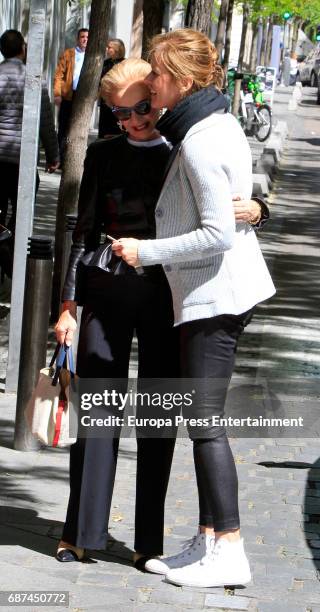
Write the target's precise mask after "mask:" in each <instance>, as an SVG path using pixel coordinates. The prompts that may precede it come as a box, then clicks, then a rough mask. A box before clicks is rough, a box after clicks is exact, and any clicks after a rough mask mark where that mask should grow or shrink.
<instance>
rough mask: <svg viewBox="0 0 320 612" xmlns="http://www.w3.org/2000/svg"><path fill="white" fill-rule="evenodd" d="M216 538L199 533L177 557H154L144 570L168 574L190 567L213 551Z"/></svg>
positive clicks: (147, 562)
mask: <svg viewBox="0 0 320 612" xmlns="http://www.w3.org/2000/svg"><path fill="white" fill-rule="evenodd" d="M212 540H213V541H214V536H212V535H206V534H205V533H197V535H195V536H193V538H192V539H191V540H188V541H187V542H186V545H187V548H185V549H184V550H183V551H182V552H181V553H179V554H177V555H172V556H171V557H163V558H161V557H154V558H153V559H149V560H148V561H146V563H145V566H144V569H145V570H146V571H147V572H152V573H153V574H167V573H168V571H169V570H171V569H173V568H177V567H182V566H186V565H189V564H190V563H195V561H199V560H200V559H202V558H203V557H204V556H205V555H206V553H207V551H208V550H211V548H212V546H213V544H212Z"/></svg>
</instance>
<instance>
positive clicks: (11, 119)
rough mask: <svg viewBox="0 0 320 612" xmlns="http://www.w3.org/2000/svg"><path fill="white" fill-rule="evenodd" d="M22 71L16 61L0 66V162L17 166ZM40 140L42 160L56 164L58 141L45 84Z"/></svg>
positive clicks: (21, 108) (20, 125) (20, 63)
mask: <svg viewBox="0 0 320 612" xmlns="http://www.w3.org/2000/svg"><path fill="white" fill-rule="evenodd" d="M25 77H26V67H25V65H24V64H23V62H22V61H21V60H20V59H18V58H12V59H7V60H5V61H4V62H1V64H0V161H5V162H9V163H14V164H18V163H19V159H20V146H21V129H22V112H23V98H24V85H25ZM40 139H41V142H42V144H43V147H44V149H45V154H46V160H47V162H48V163H54V162H57V161H58V160H59V151H58V141H57V136H56V132H55V128H54V122H53V113H52V109H51V105H50V100H49V95H48V91H47V88H46V86H45V84H44V83H43V84H42V97H41V115H40Z"/></svg>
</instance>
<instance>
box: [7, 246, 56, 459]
mask: <svg viewBox="0 0 320 612" xmlns="http://www.w3.org/2000/svg"><path fill="white" fill-rule="evenodd" d="M28 248H29V253H28V257H27V267H26V284H25V297H24V307H23V322H22V338H21V355H20V368H19V381H18V390H17V405H16V422H15V432H14V448H15V449H16V450H21V451H31V450H37V449H38V448H39V447H40V444H39V442H38V441H37V440H35V439H34V438H33V436H32V434H31V433H30V432H29V430H28V426H27V424H26V421H25V418H24V411H25V408H26V405H27V402H28V400H29V399H30V397H31V394H32V391H33V389H34V387H35V386H36V384H37V382H38V377H39V371H40V370H41V368H43V367H45V364H46V354H47V341H48V323H49V310H50V299H51V284H52V241H51V239H50V238H47V237H45V236H32V238H29V247H28Z"/></svg>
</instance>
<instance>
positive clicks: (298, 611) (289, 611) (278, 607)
mask: <svg viewBox="0 0 320 612" xmlns="http://www.w3.org/2000/svg"><path fill="white" fill-rule="evenodd" d="M257 612H306V608H305V606H299V605H296V606H295V605H293V606H292V604H290V608H287V607H286V601H285V600H282V601H281V602H279V603H276V602H272V603H269V602H261V603H259V604H258V606H257ZM312 612H313V611H312Z"/></svg>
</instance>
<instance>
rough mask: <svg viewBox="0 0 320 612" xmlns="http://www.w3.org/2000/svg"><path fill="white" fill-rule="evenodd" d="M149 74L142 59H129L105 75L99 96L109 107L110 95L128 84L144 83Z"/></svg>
mask: <svg viewBox="0 0 320 612" xmlns="http://www.w3.org/2000/svg"><path fill="white" fill-rule="evenodd" d="M150 72H151V66H150V64H148V62H146V61H145V60H143V59H137V58H135V57H130V58H129V59H125V60H123V62H120V64H116V65H115V66H113V68H111V70H109V72H107V74H105V76H104V77H103V79H102V81H101V86H100V87H101V89H100V92H101V96H102V98H103V99H104V100H105V101H106V103H107V104H109V106H111V104H112V102H111V98H112V94H113V93H114V92H115V91H120V90H121V89H124V87H126V86H127V85H129V84H130V83H135V82H136V81H144V79H145V78H146V76H147V75H148V74H149V73H150Z"/></svg>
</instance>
